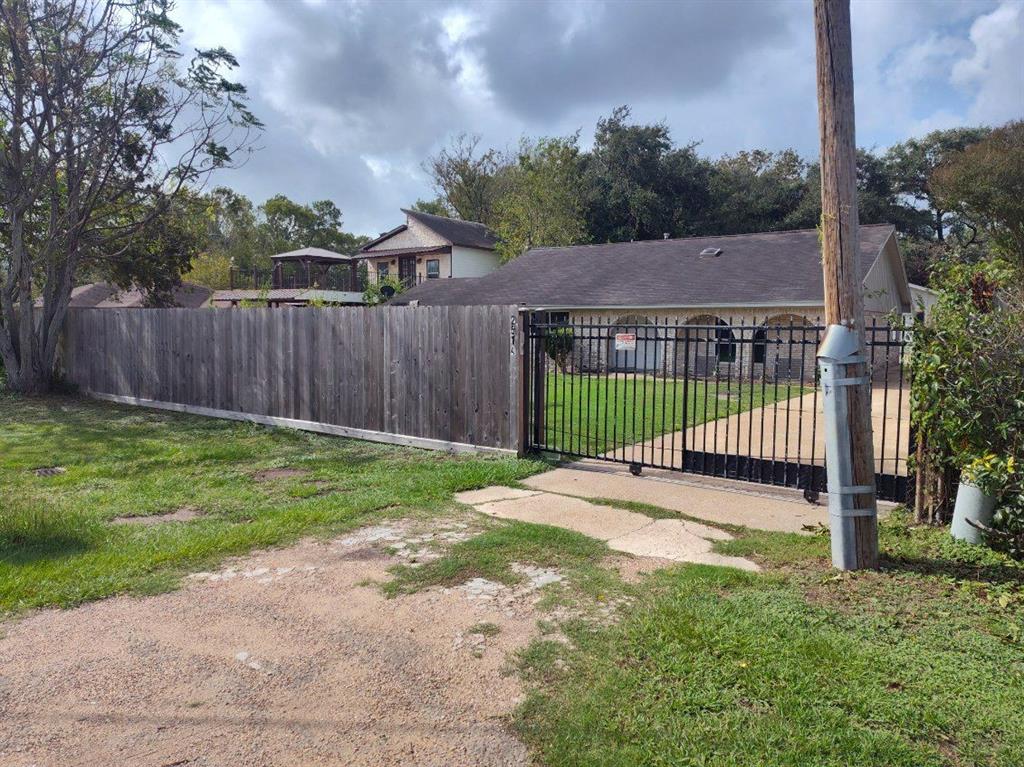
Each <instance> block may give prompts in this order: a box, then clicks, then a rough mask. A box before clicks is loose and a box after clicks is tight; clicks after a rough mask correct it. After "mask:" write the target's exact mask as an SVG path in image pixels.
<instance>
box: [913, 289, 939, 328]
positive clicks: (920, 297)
mask: <svg viewBox="0 0 1024 767" xmlns="http://www.w3.org/2000/svg"><path fill="white" fill-rule="evenodd" d="M910 299H911V300H910V304H911V307H912V311H913V312H914V314H915V315H917V316H919V317H920V318H921V319H922V320H924V321H925V322H927V321H928V320H930V319H931V317H932V307H933V306H935V304H936V303H938V301H939V292H938V291H937V290H932V289H931V288H926V287H925V286H924V285H915V284H914V283H910Z"/></svg>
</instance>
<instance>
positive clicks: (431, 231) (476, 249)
mask: <svg viewBox="0 0 1024 767" xmlns="http://www.w3.org/2000/svg"><path fill="white" fill-rule="evenodd" d="M402 213H404V214H405V223H404V224H401V225H399V226H396V227H395V228H394V229H392V230H390V231H387V232H384V233H383V234H381V235H380V236H379V237H377V238H376V239H375V240H371V241H370V242H368V243H366V245H364V246H363V247H362V248H361V249H360V250H359V254H358V257H359V258H360V259H362V260H365V261H366V262H367V266H368V277H369V279H370V281H376V280H378V279H380V278H381V277H384V276H393V277H397V278H398V279H400V280H401V281H402V282H403V283H405V285H406V286H409V287H411V286H413V285H418V284H420V283H423V282H427V281H431V280H446V279H452V278H455V279H458V278H462V277H483V276H484V275H486V274H489V273H491V272H493V271H494V270H495V269H497V268H498V266H499V265H500V259H499V257H498V254H497V252H496V251H495V248H496V246H497V244H498V238H497V237H496V236H495V235H494V233H493V232H491V231H490V230H489V229H488V228H487V227H486V226H484V225H483V224H479V223H477V222H475V221H460V220H458V219H454V218H446V217H444V216H435V215H433V214H430V213H421V212H419V211H416V210H406V209H404V208H403V209H402Z"/></svg>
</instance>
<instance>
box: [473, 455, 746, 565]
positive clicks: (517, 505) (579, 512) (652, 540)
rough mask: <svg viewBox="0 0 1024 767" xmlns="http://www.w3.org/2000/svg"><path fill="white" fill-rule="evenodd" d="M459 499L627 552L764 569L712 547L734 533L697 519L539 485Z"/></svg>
mask: <svg viewBox="0 0 1024 767" xmlns="http://www.w3.org/2000/svg"><path fill="white" fill-rule="evenodd" d="M556 471H562V470H561V469H557V470H556ZM552 473H553V472H552ZM544 476H547V475H544ZM455 499H456V500H457V501H459V502H460V503H466V504H469V505H470V506H473V507H474V508H476V510H477V511H479V512H481V513H483V514H487V515H489V516H492V517H498V518H500V519H515V520H518V521H520V522H532V523H534V524H539V525H553V526H555V527H562V528H565V529H567V530H575V531H576V532H578V533H582V534H583V535H587V536H590V537H591V538H596V539H598V540H600V541H604V542H605V543H607V544H608V548H610V549H613V550H615V551H622V552H625V553H627V554H633V555H636V556H642V557H657V558H659V559H667V560H671V561H674V562H695V563H699V564H707V565H719V566H724V567H737V568H739V569H741V570H751V571H756V570H758V569H759V568H758V566H757V565H756V564H754V563H753V562H751V561H750V560H748V559H744V558H742V557H729V556H725V555H723V554H716V553H715V552H714V551H712V549H713V547H714V542H715V541H721V540H729V539H731V538H732V536H731V535H729V533H727V532H725V531H724V530H719V529H718V528H715V527H709V526H708V525H702V524H700V523H698V522H690V521H688V520H683V519H651V518H650V517H647V516H645V515H643V514H637V513H636V512H632V511H626V510H625V509H616V508H613V507H610V506H604V505H599V504H596V503H591V502H590V501H587V500H584V499H582V498H574V497H572V496H569V495H559V494H556V493H551V492H542V491H539V490H517V489H514V488H507V487H487V488H484V489H483V490H471V491H469V492H465V493H459V494H458V495H456V496H455Z"/></svg>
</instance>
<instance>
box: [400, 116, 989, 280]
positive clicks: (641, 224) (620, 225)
mask: <svg viewBox="0 0 1024 767" xmlns="http://www.w3.org/2000/svg"><path fill="white" fill-rule="evenodd" d="M990 134H991V130H990V129H989V128H986V127H965V128H954V129H949V130H938V131H933V132H931V133H929V134H927V135H926V136H923V137H920V138H913V139H909V140H907V141H904V142H901V143H899V144H896V145H894V146H892V147H890V148H889V149H887V150H885V151H882V152H879V151H873V150H870V149H860V150H859V151H858V153H857V186H858V193H859V194H858V196H859V209H860V221H861V223H863V224H872V223H882V222H885V223H892V224H894V225H895V226H896V228H897V230H898V231H899V233H900V235H901V237H902V238H903V242H902V248H903V253H904V256H905V258H906V261H907V267H908V273H909V276H910V279H911V281H913V282H919V283H923V284H927V282H928V270H929V265H930V264H931V263H932V262H933V261H934V260H935V258H936V257H937V251H939V250H942V249H944V248H945V247H946V245H947V243H948V244H950V245H955V246H956V247H959V248H961V249H963V250H964V251H965V252H969V253H972V254H975V255H976V256H979V255H981V254H983V253H984V251H985V248H986V243H987V235H986V232H987V231H988V230H989V223H990V222H989V221H987V220H984V218H983V217H979V212H978V211H976V210H975V211H974V212H973V214H972V213H970V212H969V211H967V210H966V209H965V208H964V207H963V206H962V205H960V204H959V203H958V202H957V201H956V199H954V198H955V195H954V194H953V192H954V191H955V189H954V188H953V187H955V186H956V185H955V184H951V183H945V185H944V186H943V185H942V184H941V183H940V179H941V178H943V177H942V176H941V174H937V171H938V169H940V168H942V167H943V166H945V165H948V164H949V163H950V162H952V161H953V160H954V159H955V158H960V157H962V156H963V154H964V152H965V150H967V149H968V148H969V147H972V146H975V145H977V144H979V143H980V142H982V141H983V140H985V139H986V138H987V137H989V135H990ZM579 137H580V134H579V132H577V133H575V134H572V135H569V136H561V137H545V138H540V139H523V140H522V141H521V142H520V143H519V145H518V146H517V147H516V148H515V149H513V150H499V149H495V148H485V147H483V146H482V145H481V141H480V138H479V137H478V136H468V135H460V136H458V137H456V138H455V139H454V140H453V141H452V142H451V143H450V145H449V146H447V147H445V148H444V149H442V150H441V151H439V152H438V153H436V154H435V155H433V156H432V157H430V158H428V160H427V161H426V162H425V163H424V169H425V170H426V171H427V173H428V174H429V176H430V178H431V181H432V183H433V188H434V191H435V192H436V197H435V198H434V199H431V200H419V201H417V203H416V205H415V207H416V208H417V209H419V210H423V211H426V212H430V213H438V214H441V215H448V216H454V217H457V218H462V219H466V220H472V221H480V222H482V223H484V224H487V225H488V226H489V227H491V228H492V229H493V230H494V231H495V232H496V233H497V234H498V235H499V237H500V238H501V241H502V244H501V251H502V256H503V257H504V258H506V259H509V258H515V257H516V256H518V255H520V254H521V253H522V252H524V251H525V250H526V249H528V248H530V247H534V246H539V245H573V244H581V243H588V242H591V243H593V242H616V241H619V242H621V241H628V240H648V239H656V238H660V237H663V236H665V235H668V236H670V237H690V236H700V235H726V234H741V233H747V232H764V231H779V230H786V229H803V228H813V227H816V226H817V225H818V222H819V219H820V216H821V194H820V176H819V173H820V170H819V166H818V163H817V162H816V161H813V160H809V159H807V158H804V157H802V156H800V154H799V153H798V152H796V151H794V150H792V149H786V150H782V151H769V150H765V149H754V150H749V151H741V152H738V153H736V154H731V155H724V156H722V157H719V158H717V159H709V158H706V157H702V156H701V155H700V154H698V151H697V150H698V147H699V145H698V144H697V143H689V144H686V145H682V146H677V145H676V144H675V143H674V141H673V140H672V136H671V132H670V129H669V127H668V126H667V125H666V124H664V123H654V124H646V125H645V124H638V123H635V122H633V121H631V119H630V110H629V108H628V107H626V106H622V107H618V108H617V109H615V110H614V111H613V112H612V113H611V114H610V115H609V116H607V117H605V118H602V119H600V120H599V121H598V122H597V126H596V129H595V131H594V140H593V145H592V148H591V149H589V150H584V149H581V147H580V141H579ZM961 181H962V179H961ZM981 181H982V179H980V178H975V179H974V181H973V183H978V182H981ZM957 183H961V182H957Z"/></svg>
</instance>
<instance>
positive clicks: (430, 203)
mask: <svg viewBox="0 0 1024 767" xmlns="http://www.w3.org/2000/svg"><path fill="white" fill-rule="evenodd" d="M412 209H413V210H417V211H419V212H420V213H430V214H431V215H433V216H447V215H449V210H448V208H447V207H445V204H444V200H442V199H441V198H440V197H435V198H434V199H433V200H416V202H414V203H413V204H412Z"/></svg>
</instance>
